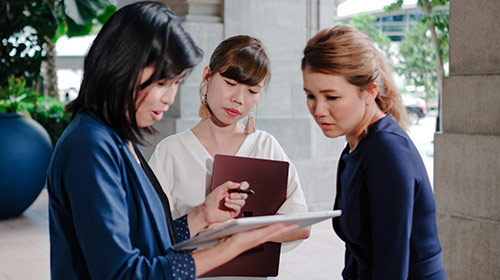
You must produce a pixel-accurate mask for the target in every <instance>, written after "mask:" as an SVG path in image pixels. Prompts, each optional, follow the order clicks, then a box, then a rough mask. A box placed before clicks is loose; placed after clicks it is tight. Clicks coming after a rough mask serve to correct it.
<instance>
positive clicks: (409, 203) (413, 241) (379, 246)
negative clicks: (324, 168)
mask: <svg viewBox="0 0 500 280" xmlns="http://www.w3.org/2000/svg"><path fill="white" fill-rule="evenodd" d="M302 73H303V79H304V91H305V94H306V97H307V106H308V107H309V111H310V113H311V115H312V116H313V118H314V119H315V121H316V122H317V123H318V125H319V126H320V127H321V129H322V130H323V133H324V134H325V136H327V137H330V138H334V137H339V136H345V137H346V139H347V142H348V143H347V145H346V147H345V149H344V151H343V152H342V154H341V157H340V160H339V165H338V171H337V196H336V198H335V206H334V207H335V209H342V216H341V217H340V218H338V219H334V220H333V227H334V230H335V232H336V233H337V234H338V235H339V237H340V238H341V239H342V240H344V241H345V243H346V254H345V268H344V270H343V272H342V276H343V277H344V279H380V280H389V279H436V280H442V279H446V274H445V272H444V267H443V262H442V257H441V245H440V242H439V238H438V232H437V223H436V204H435V199H434V195H433V192H432V188H431V184H430V182H429V178H428V176H427V172H426V170H425V166H424V164H423V162H422V159H421V158H420V155H419V153H418V151H417V149H416V147H415V145H414V144H413V142H412V141H411V139H410V138H409V137H408V135H407V133H406V132H405V129H406V113H405V109H404V107H403V105H402V103H401V97H400V94H399V92H398V90H397V88H396V86H395V84H394V82H393V81H392V78H391V72H390V69H389V67H388V65H387V63H386V62H385V60H384V58H383V57H382V55H381V53H380V51H379V50H378V49H377V48H376V47H375V46H374V44H373V43H372V42H371V40H370V39H369V37H368V36H366V35H365V34H363V33H362V32H360V31H359V30H357V29H355V28H353V27H349V26H336V27H334V28H332V29H329V30H322V31H320V32H319V33H318V34H316V35H315V36H314V37H313V38H311V39H310V40H309V41H308V43H307V45H306V47H305V49H304V57H303V59H302Z"/></svg>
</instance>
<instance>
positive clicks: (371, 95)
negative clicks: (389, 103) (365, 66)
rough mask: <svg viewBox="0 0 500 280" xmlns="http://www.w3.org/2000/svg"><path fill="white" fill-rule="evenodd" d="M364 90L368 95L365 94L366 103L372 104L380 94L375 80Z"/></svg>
mask: <svg viewBox="0 0 500 280" xmlns="http://www.w3.org/2000/svg"><path fill="white" fill-rule="evenodd" d="M364 92H366V95H365V102H366V105H370V104H371V103H373V102H374V101H375V99H376V98H377V96H378V85H377V84H376V83H375V82H371V83H370V84H368V86H367V87H366V88H365V89H364Z"/></svg>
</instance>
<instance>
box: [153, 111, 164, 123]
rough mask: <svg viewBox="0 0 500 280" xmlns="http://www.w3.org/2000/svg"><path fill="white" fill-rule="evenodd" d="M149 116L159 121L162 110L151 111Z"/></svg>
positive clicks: (161, 116)
mask: <svg viewBox="0 0 500 280" xmlns="http://www.w3.org/2000/svg"><path fill="white" fill-rule="evenodd" d="M151 116H152V117H153V120H154V121H161V120H162V119H163V111H152V112H151Z"/></svg>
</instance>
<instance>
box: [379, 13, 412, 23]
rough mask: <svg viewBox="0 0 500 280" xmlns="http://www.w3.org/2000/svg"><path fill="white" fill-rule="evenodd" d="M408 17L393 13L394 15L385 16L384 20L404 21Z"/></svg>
mask: <svg viewBox="0 0 500 280" xmlns="http://www.w3.org/2000/svg"><path fill="white" fill-rule="evenodd" d="M405 18H406V15H404V14H403V15H392V16H387V17H383V18H382V21H391V22H392V21H404V20H405Z"/></svg>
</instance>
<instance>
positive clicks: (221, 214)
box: [200, 181, 249, 225]
mask: <svg viewBox="0 0 500 280" xmlns="http://www.w3.org/2000/svg"><path fill="white" fill-rule="evenodd" d="M248 187H249V185H248V183H247V182H241V183H234V182H231V181H227V182H226V183H224V184H222V185H220V186H218V187H217V188H216V189H214V190H213V191H212V192H211V193H210V194H209V195H208V196H207V197H206V198H205V202H204V203H203V204H202V205H201V206H200V207H201V209H202V212H203V216H204V218H205V221H206V222H207V223H208V224H209V225H210V224H213V223H220V222H224V221H226V220H229V219H232V218H235V217H237V216H238V215H239V214H240V211H241V208H243V206H244V205H245V200H246V199H247V198H248V195H247V194H244V193H229V192H228V191H229V190H231V189H238V188H239V189H243V190H245V189H248Z"/></svg>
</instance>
